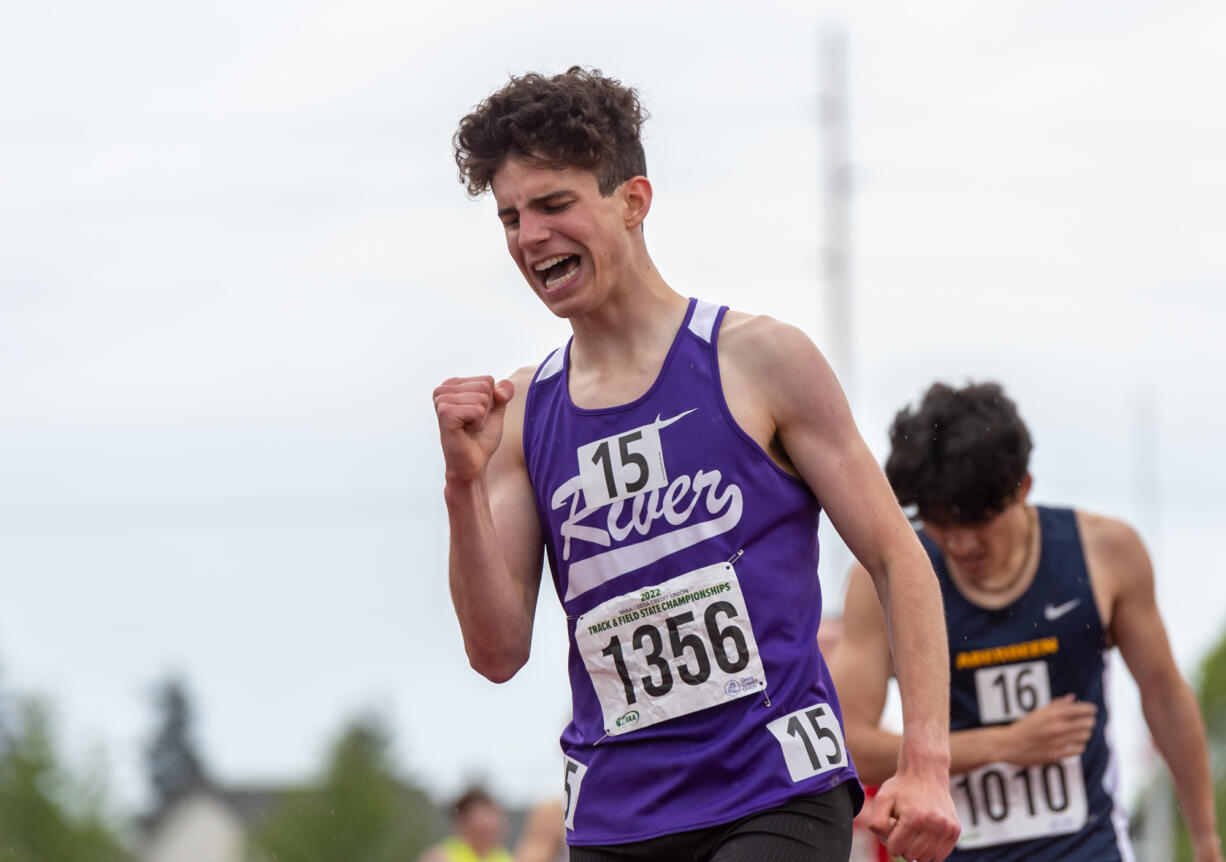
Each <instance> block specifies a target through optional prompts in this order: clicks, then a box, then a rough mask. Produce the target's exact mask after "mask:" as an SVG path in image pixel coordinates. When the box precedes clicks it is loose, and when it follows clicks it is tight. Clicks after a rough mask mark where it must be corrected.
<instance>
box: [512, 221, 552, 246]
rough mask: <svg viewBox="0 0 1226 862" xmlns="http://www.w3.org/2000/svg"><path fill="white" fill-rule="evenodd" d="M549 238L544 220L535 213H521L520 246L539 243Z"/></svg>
mask: <svg viewBox="0 0 1226 862" xmlns="http://www.w3.org/2000/svg"><path fill="white" fill-rule="evenodd" d="M548 238H549V226H548V225H547V224H546V223H545V220H544V219H542V218H540V217H539V216H537V215H536V214H535V213H521V214H520V216H519V245H520V248H528V247H530V246H534V245H539V244H540V243H542V242H544V241H545V240H547V239H548Z"/></svg>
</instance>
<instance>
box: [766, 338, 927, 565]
mask: <svg viewBox="0 0 1226 862" xmlns="http://www.w3.org/2000/svg"><path fill="white" fill-rule="evenodd" d="M780 361H781V362H786V363H788V364H789V365H791V366H792V369H791V371H792V373H788V374H776V375H774V378H773V379H774V380H776V381H778V383H777V384H776V390H775V397H776V400H775V408H776V411H777V417H778V418H777V427H778V429H779V437H780V441H781V442H782V444H783V447H784V449H785V450H786V451H787V453H788V457H789V458H790V459H791V460H792V463H793V464H795V466H796V469H797V470H798V471H799V472H800V474H801V476H802V477H803V478H804V480H805V482H806V483H807V484H808V485H809V487H810V488H811V489H812V490H813V493H814V494H815V495H816V496H817V498H818V500H819V501H821V504H822V508H823V509H824V510H825V511H826V514H827V516H828V517H829V518H830V522H831V524H833V526H834V528H835V529H836V530H837V531H838V533H839V536H840V537H841V538H842V539H843V541H844V542H846V543H847V546H848V548H849V549H850V550H851V552H852V553H853V554H855V556H856V559H857V560H859V561H860V562H861V563H862V564H864V566H865V567H866V568H867V569H868V570H869V571H870V572H871V573H872V574H873V576H874V577H877V576H878V575H879V574H880V573H881V571H882V566H883V562H884V556H883V555H885V554H888V553H889V552H890V551H891V550H892V549H897V548H900V547H904V546H905V547H907V549H908V550H909V551H910V552H912V553H915V552H917V551H918V550H919V548H918V542H917V541H916V539H915V534H914V531H913V530H912V528H911V525H910V524H909V523H908V522H907V519H906V518H905V517H904V516H903V514H902V510H901V509H900V508H899V506H898V502H897V500H896V499H895V497H894V493H893V491H891V490H890V486H889V483H888V482H887V481H886V478H885V474H884V473H882V471H881V467H880V466H879V465H878V464H877V461H876V459H875V458H874V457H873V454H872V452H871V451H870V450H869V448H868V445H867V444H866V443H865V442H864V439H863V438H862V437H861V436H860V432H859V430H858V429H857V428H856V424H855V421H854V419H853V418H852V415H851V409H850V407H849V406H848V404H847V399H846V397H845V396H844V394H843V390H842V387H841V386H840V385H839V382H838V380H837V379H836V378H835V375H834V372H833V370H832V369H831V368H830V366H829V364H827V362H826V360H825V358H823V357H822V355H821V353H820V352H819V351H818V350H817V348H816V347H815V346H813V344H812V343H811V342H809V341H808V339H807V338H806V339H804V340H803V342H801V343H797V344H795V345H793V346H792V347H791V349H789V350H788V351H787V354H786V356H785V357H781V358H780Z"/></svg>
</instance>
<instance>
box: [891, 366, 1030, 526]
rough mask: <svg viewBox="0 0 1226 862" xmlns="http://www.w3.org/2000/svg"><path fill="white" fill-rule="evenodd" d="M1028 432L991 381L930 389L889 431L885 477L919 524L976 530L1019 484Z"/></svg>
mask: <svg viewBox="0 0 1226 862" xmlns="http://www.w3.org/2000/svg"><path fill="white" fill-rule="evenodd" d="M1031 448H1032V446H1031V442H1030V432H1029V431H1028V430H1027V429H1026V423H1025V422H1023V421H1022V418H1021V416H1019V415H1018V412H1017V405H1016V404H1014V403H1013V401H1012V400H1011V399H1010V398H1009V397H1008V396H1007V395H1005V391H1004V389H1003V388H1002V387H1001V386H1000V384H998V383H970V384H967V385H966V386H964V387H962V388H961V389H955V388H953V387H951V386H948V385H946V384H944V383H934V384H932V386H930V387H929V388H928V391H927V392H925V393H924V397H923V399H922V400H921V402H920V404H919V407H918V409H916V410H912V409H911V408H910V407H904V408H903V409H902V410H900V411H899V412H898V414H897V415H896V416H895V417H894V424H893V425H892V426H891V428H890V457H889V458H888V459H887V460H886V463H885V474H886V478H888V479H889V480H890V485H891V487H893V489H894V495H895V496H896V497H898V502H899V503H900V504H901V505H902V506H903V507H904V509H905V508H908V507H914V509H915V514H916V515H917V516H918V517H919V518H921V519H923V520H927V521H934V522H952V523H957V524H977V523H980V522H982V521H985V520H987V519H988V518H990V517H992V516H993V515H996V514H999V513H1000V512H1001V511H1003V510H1004V508H1005V507H1006V506H1007V505H1008V503H1009V500H1010V498H1011V497H1012V496H1013V494H1014V493H1016V491H1017V489H1018V488H1019V487H1020V486H1021V484H1022V482H1023V480H1024V479H1025V478H1026V474H1027V469H1028V465H1029V463H1030V451H1031Z"/></svg>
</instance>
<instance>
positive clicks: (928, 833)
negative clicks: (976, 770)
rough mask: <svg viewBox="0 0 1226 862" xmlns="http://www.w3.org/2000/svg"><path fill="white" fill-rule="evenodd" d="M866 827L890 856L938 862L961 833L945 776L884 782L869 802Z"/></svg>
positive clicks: (912, 775) (914, 775) (903, 777)
mask: <svg viewBox="0 0 1226 862" xmlns="http://www.w3.org/2000/svg"><path fill="white" fill-rule="evenodd" d="M868 828H869V829H870V830H871V831H872V833H873V834H874V835H876V836H877V838H878V840H880V841H881V843H882V844H884V845H885V847H886V850H888V851H889V852H890V853H891V854H892V855H894V856H901V857H903V858H904V859H908V860H918V862H941V860H942V859H944V858H945V857H946V856H948V855H949V854H950V853H951V852H952V851H953V849H954V845H955V844H956V843H957V841H958V835H959V833H960V832H961V831H962V830H961V828H960V827H959V826H958V815H957V813H956V812H955V810H954V801H953V798H952V797H951V796H950V795H949V775H948V773H945V772H943V771H941V770H934V771H932V773H931V774H925V775H920V774H918V773H899V774H897V775H895V776H894V777H893V778H890V779H888V780H887V781H886V782H885V783H884V784H882V785H881V788H880V789H879V790H878V791H877V796H876V798H875V799H874V800H873V811H872V816H871V817H870V818H869V821H868Z"/></svg>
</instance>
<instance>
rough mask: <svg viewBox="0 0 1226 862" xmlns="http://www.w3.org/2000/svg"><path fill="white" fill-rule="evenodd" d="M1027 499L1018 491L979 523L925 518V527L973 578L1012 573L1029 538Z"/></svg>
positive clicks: (954, 563)
mask: <svg viewBox="0 0 1226 862" xmlns="http://www.w3.org/2000/svg"><path fill="white" fill-rule="evenodd" d="M1027 519H1028V515H1027V513H1026V501H1025V496H1024V495H1018V496H1016V497H1014V498H1013V499H1012V501H1011V502H1010V503H1009V504H1008V505H1006V506H1005V508H1004V509H1003V510H1002V511H1001V512H1000V513H999V514H997V515H994V516H992V517H990V518H987V519H985V520H983V521H980V522H978V523H975V524H958V523H954V522H952V521H935V520H927V519H926V520H925V521H924V529H925V530H926V531H927V532H928V535H930V536H932V538H933V539H935V540H936V542H937V544H938V545H940V547H941V551H942V553H944V555H945V559H946V561H947V562H948V563H949V565H950V566H951V567H952V568H953V570H954V571H955V572H956V573H957V574H959V575H961V576H963V577H966V578H969V579H971V580H991V579H993V578H996V577H999V576H1001V575H1004V574H1008V573H1009V571H1010V567H1011V566H1014V567H1015V566H1017V565H1018V563H1017V560H1018V558H1019V556H1024V553H1025V549H1024V544H1025V542H1026V540H1027V539H1028V538H1029V523H1028V521H1027Z"/></svg>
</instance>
